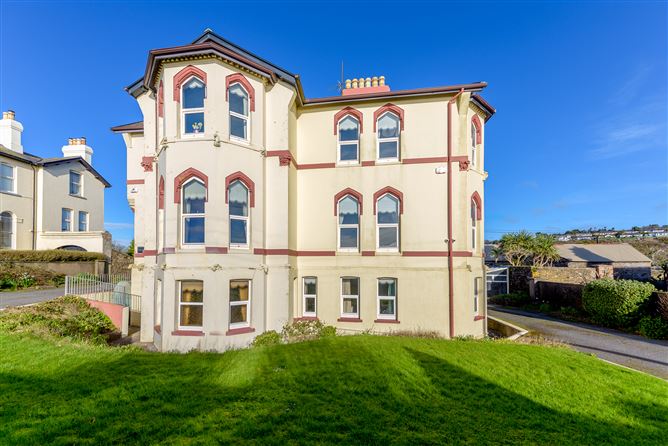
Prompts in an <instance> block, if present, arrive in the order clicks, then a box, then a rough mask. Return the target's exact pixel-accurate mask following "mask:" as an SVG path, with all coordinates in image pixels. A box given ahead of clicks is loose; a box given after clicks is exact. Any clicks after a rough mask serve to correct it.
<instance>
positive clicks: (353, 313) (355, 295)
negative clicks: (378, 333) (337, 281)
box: [341, 277, 360, 318]
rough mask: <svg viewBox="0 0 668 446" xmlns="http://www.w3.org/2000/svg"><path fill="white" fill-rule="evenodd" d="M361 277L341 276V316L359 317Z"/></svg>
mask: <svg viewBox="0 0 668 446" xmlns="http://www.w3.org/2000/svg"><path fill="white" fill-rule="evenodd" d="M359 300H360V279H359V277H342V278H341V316H342V317H354V318H359V315H360V313H359Z"/></svg>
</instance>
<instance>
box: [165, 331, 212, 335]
mask: <svg viewBox="0 0 668 446" xmlns="http://www.w3.org/2000/svg"><path fill="white" fill-rule="evenodd" d="M172 335H173V336H204V332H203V331H201V330H174V331H173V332H172Z"/></svg>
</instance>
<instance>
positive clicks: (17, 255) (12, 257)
mask: <svg viewBox="0 0 668 446" xmlns="http://www.w3.org/2000/svg"><path fill="white" fill-rule="evenodd" d="M104 259H106V257H105V255H104V254H102V253H100V252H86V251H65V250H64V249H49V250H44V251H20V250H10V249H8V250H3V251H0V262H77V261H91V260H104Z"/></svg>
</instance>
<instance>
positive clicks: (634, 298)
mask: <svg viewBox="0 0 668 446" xmlns="http://www.w3.org/2000/svg"><path fill="white" fill-rule="evenodd" d="M653 291H654V286H653V285H652V284H649V283H643V282H638V281H635V280H613V279H599V280H594V281H592V282H589V283H588V284H587V285H586V286H585V288H584V290H583V292H582V306H583V308H584V310H585V311H586V312H587V313H589V314H590V315H591V317H592V319H593V320H594V322H596V323H599V324H602V325H607V326H612V327H627V326H629V325H630V324H631V323H632V322H633V319H634V318H636V317H637V315H638V309H639V307H640V305H641V304H642V303H643V302H644V301H645V300H647V299H648V298H649V297H650V296H651V294H652V292H653Z"/></svg>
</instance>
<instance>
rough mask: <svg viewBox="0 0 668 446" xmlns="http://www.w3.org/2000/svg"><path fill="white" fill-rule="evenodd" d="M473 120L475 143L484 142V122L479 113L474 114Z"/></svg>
mask: <svg viewBox="0 0 668 446" xmlns="http://www.w3.org/2000/svg"><path fill="white" fill-rule="evenodd" d="M471 122H472V123H473V125H474V127H475V143H476V144H482V123H481V122H480V118H479V117H478V115H477V114H476V115H473V118H471Z"/></svg>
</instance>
